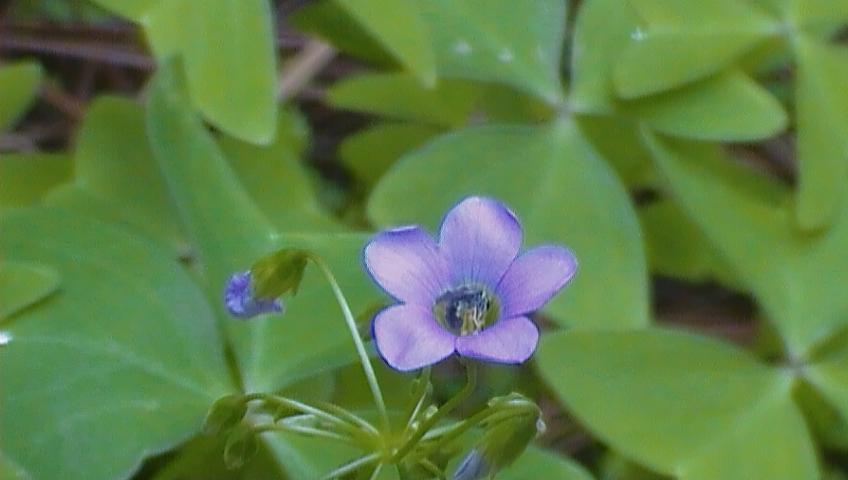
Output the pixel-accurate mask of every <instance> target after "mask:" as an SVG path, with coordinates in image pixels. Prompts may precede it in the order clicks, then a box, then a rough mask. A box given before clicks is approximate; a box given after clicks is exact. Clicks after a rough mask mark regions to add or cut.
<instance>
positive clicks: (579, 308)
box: [368, 121, 648, 327]
mask: <svg viewBox="0 0 848 480" xmlns="http://www.w3.org/2000/svg"><path fill="white" fill-rule="evenodd" d="M528 192H532V193H533V194H532V195H529V194H528ZM472 194H485V195H492V196H495V197H497V198H499V199H501V200H503V201H504V202H506V203H507V204H508V205H509V206H510V207H512V208H513V209H514V210H515V212H516V213H517V215H518V218H519V219H520V220H521V221H522V222H523V225H524V231H525V235H526V242H525V244H526V245H527V247H532V246H534V245H537V244H539V243H558V244H564V245H566V246H568V247H570V248H572V249H573V250H574V252H575V254H576V256H577V259H578V261H579V262H580V271H579V272H578V274H577V276H576V277H575V279H574V280H573V281H572V282H571V283H570V284H569V286H568V287H567V288H566V289H565V291H564V292H563V293H561V294H560V295H558V296H557V297H556V298H555V299H554V300H553V301H552V302H551V303H550V304H549V306H548V308H547V311H548V313H550V314H552V315H553V316H554V317H556V319H557V320H559V321H560V322H562V323H563V324H565V325H569V326H574V327H597V326H604V327H632V326H641V325H645V324H647V322H648V286H647V273H646V267H645V258H644V253H643V250H642V242H641V237H640V235H641V234H640V230H639V224H638V221H637V219H636V214H635V212H634V211H633V207H632V206H631V204H630V200H629V199H628V197H627V193H626V192H625V190H624V187H623V186H622V185H621V183H620V182H619V181H618V179H617V178H616V177H615V174H614V173H613V172H612V171H611V170H610V169H609V167H608V166H607V164H606V163H605V162H604V161H603V159H601V158H600V157H599V156H598V155H597V154H596V153H595V152H594V150H592V148H591V147H590V146H589V144H588V142H586V140H585V139H584V138H583V136H582V134H581V132H579V131H578V130H577V128H576V127H575V125H574V124H573V123H571V122H568V121H561V122H558V123H556V124H553V125H548V126H545V127H541V128H536V127H521V126H506V125H502V126H491V127H475V128H469V129H466V130H462V131H459V132H456V133H453V134H449V135H445V136H442V137H439V138H437V139H436V140H434V141H433V142H431V143H429V144H427V145H425V146H424V147H422V148H420V149H419V150H416V151H414V152H412V153H410V154H408V155H406V156H405V157H404V158H403V159H402V160H401V161H400V162H399V163H398V164H397V165H396V167H395V168H394V169H393V170H391V171H390V172H389V173H388V174H387V175H386V176H385V177H383V179H382V180H381V181H380V183H379V184H378V185H377V187H376V188H375V191H374V193H373V195H372V197H371V199H370V201H369V204H368V213H369V216H370V217H371V218H372V219H373V220H374V221H375V222H376V223H377V224H379V225H381V226H389V225H398V224H407V223H422V224H424V225H427V226H429V227H436V226H437V225H438V222H439V220H440V219H441V218H442V216H443V215H444V213H445V212H446V211H447V210H448V209H449V208H450V207H451V205H453V204H455V203H456V202H457V201H458V200H459V199H461V198H462V197H464V196H466V195H472ZM423 199H426V201H424V200H423ZM612 289H615V293H612ZM609 295H614V296H615V297H616V302H608V301H605V300H604V299H605V298H608V296H609Z"/></svg>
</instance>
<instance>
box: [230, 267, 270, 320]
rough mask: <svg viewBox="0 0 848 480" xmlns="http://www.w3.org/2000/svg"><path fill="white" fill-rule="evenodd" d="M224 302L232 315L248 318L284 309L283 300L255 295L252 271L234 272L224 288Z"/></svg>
mask: <svg viewBox="0 0 848 480" xmlns="http://www.w3.org/2000/svg"><path fill="white" fill-rule="evenodd" d="M224 304H225V305H226V306H227V310H228V311H229V312H230V315H232V316H234V317H236V318H242V319H247V318H251V317H255V316H257V315H260V314H262V313H277V312H282V311H283V302H281V301H280V300H279V299H276V298H256V297H254V296H253V287H252V285H251V278H250V272H249V271H247V272H239V273H236V274H233V275H232V276H231V277H230V279H229V280H228V281H227V287H226V288H225V289H224Z"/></svg>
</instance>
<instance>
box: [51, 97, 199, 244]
mask: <svg viewBox="0 0 848 480" xmlns="http://www.w3.org/2000/svg"><path fill="white" fill-rule="evenodd" d="M74 167H75V176H74V181H73V182H72V183H70V184H68V185H64V186H62V187H60V188H59V189H58V190H56V191H54V192H51V193H50V195H49V196H48V199H47V203H49V204H51V205H58V206H61V207H64V208H69V209H72V210H74V211H77V212H80V213H85V214H87V215H93V216H96V217H99V218H101V219H103V220H106V221H110V222H119V223H125V224H127V225H130V226H132V227H134V228H136V229H138V230H139V231H141V232H144V233H146V234H148V235H150V236H151V237H153V238H156V239H158V240H161V241H162V242H164V243H165V244H167V245H169V246H170V247H171V248H173V249H174V250H175V251H177V252H182V251H183V250H185V246H184V245H185V239H184V236H183V235H182V233H181V231H180V228H179V224H178V221H177V218H176V213H175V208H174V204H173V203H172V202H171V199H170V197H169V195H168V190H167V187H166V186H165V181H164V179H163V178H162V174H161V173H160V172H159V167H158V166H157V165H156V161H155V159H154V158H153V152H152V151H151V149H150V146H149V144H148V141H147V132H146V129H145V124H144V109H143V108H142V107H141V106H140V105H138V104H136V103H135V102H133V101H131V100H128V99H123V98H119V97H109V96H101V97H98V99H97V100H95V101H94V102H92V103H91V105H90V106H89V108H88V110H87V111H86V116H85V119H84V120H83V122H82V126H81V127H80V130H79V133H78V135H77V139H76V150H75V152H74Z"/></svg>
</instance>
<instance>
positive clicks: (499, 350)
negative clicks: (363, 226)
mask: <svg viewBox="0 0 848 480" xmlns="http://www.w3.org/2000/svg"><path fill="white" fill-rule="evenodd" d="M521 241H522V231H521V225H519V223H518V220H517V219H516V218H515V215H514V214H513V213H512V212H511V211H510V210H509V209H508V208H507V207H505V206H504V205H503V204H501V203H500V202H498V201H497V200H494V199H491V198H484V197H468V198H466V199H464V200H462V201H461V202H460V203H459V204H458V205H456V206H455V207H454V208H453V209H451V210H450V211H449V212H448V213H447V215H446V216H445V218H444V220H443V221H442V226H441V229H440V232H439V240H438V243H436V241H435V240H434V239H433V238H432V237H431V236H430V235H429V234H428V233H427V232H425V231H424V230H423V229H421V228H420V227H418V226H408V227H401V228H396V229H392V230H386V231H384V232H381V233H379V234H377V235H376V236H375V237H374V238H373V239H372V240H371V242H370V243H369V244H368V245H367V246H366V247H365V265H366V267H367V268H368V270H369V272H370V273H371V275H372V277H373V278H374V280H375V281H376V282H377V283H378V284H379V285H380V286H381V287H382V288H383V289H384V290H385V291H386V292H387V293H388V294H389V295H391V296H392V297H394V298H395V299H396V300H397V301H398V303H397V304H395V305H392V306H390V307H388V308H386V309H384V310H382V311H381V312H380V313H378V314H377V316H375V317H374V321H373V324H372V327H371V328H372V330H373V337H374V340H375V344H376V346H377V351H378V352H379V353H380V355H381V356H382V357H383V359H384V360H385V361H386V363H388V364H389V365H390V366H391V367H393V368H395V369H397V370H401V371H408V370H415V369H418V368H421V367H424V366H426V365H430V364H433V363H436V362H438V361H440V360H442V359H444V358H446V357H448V356H450V355H451V354H453V353H454V352H456V353H458V354H459V355H461V356H464V357H471V358H476V359H480V360H486V361H490V362H496V363H513V364H514V363H522V362H524V361H526V360H527V359H528V358H530V356H531V355H532V354H533V352H534V351H535V350H536V344H537V343H538V341H539V330H538V328H537V327H536V325H535V324H534V323H533V322H532V321H531V320H530V319H529V318H527V314H529V313H531V312H534V311H536V310H538V309H539V308H541V307H542V306H543V305H544V304H545V303H547V301H548V300H550V299H551V297H553V296H554V295H555V294H556V293H557V292H558V291H559V290H560V289H561V288H562V287H563V286H564V285H565V284H566V283H567V282H568V281H569V280H570V279H571V277H572V276H574V273H575V271H576V270H577V261H576V260H575V258H574V255H572V253H571V252H570V251H569V250H568V249H566V248H563V247H559V246H552V245H551V246H547V245H546V246H541V247H536V248H534V249H532V250H530V251H528V252H525V253H524V254H522V255H518V251H519V248H520V247H521Z"/></svg>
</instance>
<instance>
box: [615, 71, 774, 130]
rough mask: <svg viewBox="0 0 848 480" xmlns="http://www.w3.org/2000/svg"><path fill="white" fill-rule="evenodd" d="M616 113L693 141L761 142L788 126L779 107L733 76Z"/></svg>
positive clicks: (637, 103) (656, 97)
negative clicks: (760, 140)
mask: <svg viewBox="0 0 848 480" xmlns="http://www.w3.org/2000/svg"><path fill="white" fill-rule="evenodd" d="M619 109H620V111H621V112H622V113H624V114H626V115H628V116H632V117H633V118H634V119H636V120H641V121H642V122H644V123H646V124H647V125H649V126H650V127H651V128H653V129H654V130H656V131H658V132H662V133H667V134H669V135H674V136H678V137H685V138H692V139H696V140H719V141H729V142H740V141H751V140H759V139H762V138H768V137H771V136H773V135H775V134H777V133H779V132H780V131H781V130H783V129H784V128H786V124H787V117H786V112H785V111H784V110H783V107H782V106H781V105H780V102H778V101H777V99H776V98H774V96H772V95H771V94H770V93H769V92H768V91H767V90H766V89H764V88H763V87H761V86H760V85H759V84H758V83H756V82H755V81H753V80H752V79H751V78H750V77H749V76H748V75H746V74H744V73H742V72H739V71H735V70H731V71H728V72H724V73H721V74H718V75H715V76H713V77H710V78H707V79H704V80H703V81H700V82H697V83H693V84H691V85H687V86H686V87H682V88H679V89H676V90H674V91H671V92H666V93H662V94H659V95H654V96H650V97H645V98H641V99H638V100H635V101H630V102H622V103H620V104H619ZM739 112H744V114H740V113H739Z"/></svg>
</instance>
